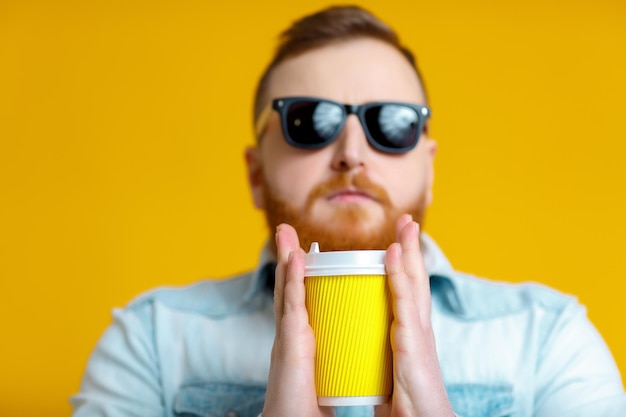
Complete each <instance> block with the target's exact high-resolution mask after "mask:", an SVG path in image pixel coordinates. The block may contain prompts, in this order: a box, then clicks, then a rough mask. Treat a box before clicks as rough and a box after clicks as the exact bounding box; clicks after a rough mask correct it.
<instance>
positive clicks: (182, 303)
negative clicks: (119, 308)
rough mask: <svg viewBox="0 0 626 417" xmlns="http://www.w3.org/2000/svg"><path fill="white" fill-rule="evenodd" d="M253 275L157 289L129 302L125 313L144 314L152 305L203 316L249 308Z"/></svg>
mask: <svg viewBox="0 0 626 417" xmlns="http://www.w3.org/2000/svg"><path fill="white" fill-rule="evenodd" d="M253 280H254V273H253V272H245V273H241V274H238V275H234V276H232V277H229V278H222V279H203V280H201V281H197V282H195V283H192V284H189V285H185V286H180V287H165V286H164V287H158V288H155V289H152V290H149V291H147V292H145V293H143V294H141V295H139V296H138V297H136V298H135V299H134V300H132V301H131V302H130V303H129V304H128V305H127V306H126V307H125V310H127V311H132V312H135V313H136V314H140V315H141V314H146V313H148V312H149V311H151V310H152V309H153V308H154V306H155V305H157V304H158V305H159V306H162V307H165V308H168V309H170V310H177V311H180V312H181V313H188V314H199V315H206V316H221V315H228V314H233V313H234V312H236V311H240V310H243V309H245V308H246V307H247V306H249V304H250V302H251V297H248V295H250V293H251V292H252V291H251V290H252V286H253V285H254V282H253Z"/></svg>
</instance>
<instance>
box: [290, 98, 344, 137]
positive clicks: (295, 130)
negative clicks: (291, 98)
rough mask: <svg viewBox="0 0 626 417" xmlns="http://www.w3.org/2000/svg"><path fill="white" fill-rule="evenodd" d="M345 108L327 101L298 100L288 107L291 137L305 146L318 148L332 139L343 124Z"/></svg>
mask: <svg viewBox="0 0 626 417" xmlns="http://www.w3.org/2000/svg"><path fill="white" fill-rule="evenodd" d="M343 120H344V115H343V108H342V107H341V106H339V105H337V104H333V103H329V102H326V101H306V100H303V101H298V102H295V103H292V104H291V105H290V106H289V108H288V109H287V114H286V120H285V123H286V127H287V134H288V135H289V138H290V139H291V140H292V141H293V142H294V144H296V145H299V146H301V147H303V148H317V147H320V146H323V145H325V144H327V143H328V142H330V141H332V140H333V139H334V138H335V137H336V136H337V134H338V133H339V131H340V130H341V127H342V125H343Z"/></svg>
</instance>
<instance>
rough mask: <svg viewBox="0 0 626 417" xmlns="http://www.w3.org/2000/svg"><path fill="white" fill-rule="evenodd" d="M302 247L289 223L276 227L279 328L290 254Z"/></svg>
mask: <svg viewBox="0 0 626 417" xmlns="http://www.w3.org/2000/svg"><path fill="white" fill-rule="evenodd" d="M299 249H300V243H299V241H298V234H297V233H296V231H295V229H294V228H293V227H291V226H290V225H288V224H284V223H283V224H280V225H278V227H277V228H276V258H277V259H276V261H277V263H276V275H275V280H274V315H275V319H276V324H277V327H276V329H278V325H279V321H280V318H281V317H282V315H283V308H284V302H283V300H284V291H285V279H286V274H287V264H288V262H289V254H290V253H291V252H293V251H295V250H299Z"/></svg>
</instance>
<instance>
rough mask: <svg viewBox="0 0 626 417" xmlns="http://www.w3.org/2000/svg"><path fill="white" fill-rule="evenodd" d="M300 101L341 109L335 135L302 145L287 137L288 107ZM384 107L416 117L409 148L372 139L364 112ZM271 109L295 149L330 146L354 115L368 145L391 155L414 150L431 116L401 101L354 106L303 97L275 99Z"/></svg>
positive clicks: (416, 106) (426, 110) (425, 110)
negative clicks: (408, 111) (399, 108)
mask: <svg viewBox="0 0 626 417" xmlns="http://www.w3.org/2000/svg"><path fill="white" fill-rule="evenodd" d="M302 101H306V102H313V103H330V104H333V105H336V106H339V107H341V109H342V110H343V120H342V122H341V125H340V126H339V127H338V129H337V133H335V134H334V135H333V136H332V137H330V138H329V139H328V140H326V141H324V142H320V143H314V144H303V143H300V142H296V141H294V140H293V139H292V138H291V136H290V135H289V129H288V126H287V113H288V111H289V107H290V106H291V105H292V104H294V103H299V102H302ZM384 105H399V106H406V107H408V108H410V109H412V110H414V111H415V112H416V114H417V117H418V125H417V130H416V132H417V133H416V137H415V140H414V141H413V143H412V144H411V145H410V146H405V147H402V148H394V147H390V146H385V145H381V144H380V143H379V142H378V141H377V140H376V139H375V138H374V137H373V135H372V133H371V132H370V130H369V128H368V126H367V121H366V118H365V112H366V111H367V110H369V109H371V108H373V107H379V106H384ZM272 108H273V109H274V110H276V111H277V112H278V113H279V115H280V124H281V128H282V130H283V136H284V137H285V140H286V141H287V143H289V144H290V145H291V146H293V147H295V148H300V149H311V150H313V149H320V148H323V147H324V146H327V145H329V144H331V143H332V142H333V141H334V140H335V139H337V137H338V136H339V135H340V134H341V131H342V130H343V128H344V125H345V123H346V119H347V117H348V116H349V115H350V114H354V115H356V116H357V117H358V119H359V122H360V123H361V126H362V128H363V131H364V132H365V137H366V138H367V141H368V142H369V144H370V145H371V146H372V147H373V148H375V149H377V150H379V151H381V152H385V153H393V154H401V153H406V152H408V151H410V150H411V149H413V148H415V146H417V142H419V138H420V136H421V134H422V132H423V131H424V127H425V124H426V120H427V119H428V118H429V117H430V115H431V111H430V108H429V107H428V106H425V105H421V104H413V103H407V102H401V101H377V102H371V103H365V104H361V105H354V104H342V103H338V102H336V101H332V100H327V99H323V98H318V97H305V96H302V97H282V98H276V99H274V100H272Z"/></svg>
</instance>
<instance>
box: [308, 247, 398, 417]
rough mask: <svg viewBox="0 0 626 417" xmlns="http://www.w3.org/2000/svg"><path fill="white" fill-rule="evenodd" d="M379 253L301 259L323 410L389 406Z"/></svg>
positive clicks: (385, 300) (315, 252)
mask: <svg viewBox="0 0 626 417" xmlns="http://www.w3.org/2000/svg"><path fill="white" fill-rule="evenodd" d="M384 256H385V251H374V250H367V251H337V252H320V251H319V247H318V244H317V243H316V242H314V243H313V244H312V245H311V250H310V251H309V253H307V254H306V255H305V281H304V285H305V287H306V307H307V310H308V313H309V322H310V324H311V327H312V328H313V332H314V333H315V342H316V352H315V384H316V390H317V396H318V403H319V404H320V405H324V406H347V405H379V404H384V403H386V402H388V401H389V398H390V396H391V389H392V355H391V344H390V339H389V328H390V326H391V320H392V313H391V306H390V298H389V290H388V287H387V279H386V275H385V266H384Z"/></svg>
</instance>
